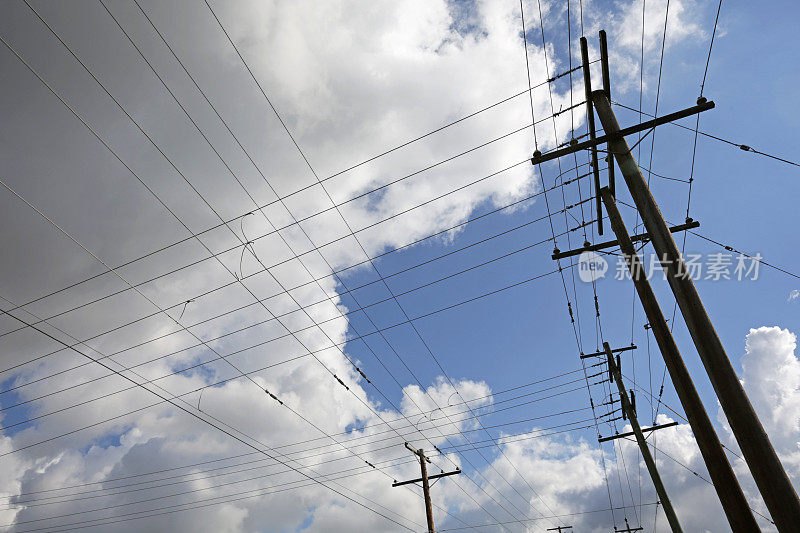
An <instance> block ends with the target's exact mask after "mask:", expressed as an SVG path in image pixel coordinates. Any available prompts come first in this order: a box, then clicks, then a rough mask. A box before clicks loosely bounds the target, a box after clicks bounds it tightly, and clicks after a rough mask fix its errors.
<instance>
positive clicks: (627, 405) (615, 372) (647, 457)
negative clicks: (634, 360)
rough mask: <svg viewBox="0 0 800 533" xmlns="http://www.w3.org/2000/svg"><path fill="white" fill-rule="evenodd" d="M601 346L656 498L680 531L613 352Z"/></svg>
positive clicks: (672, 525) (673, 525) (605, 345)
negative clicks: (653, 486)
mask: <svg viewBox="0 0 800 533" xmlns="http://www.w3.org/2000/svg"><path fill="white" fill-rule="evenodd" d="M603 348H605V350H606V357H607V358H608V368H610V369H611V375H612V376H614V381H616V382H617V388H618V389H619V399H620V403H622V410H623V412H625V413H627V415H628V421H629V422H630V424H631V428H633V434H634V435H635V436H636V443H637V444H638V445H639V450H641V452H642V459H643V460H644V464H645V465H646V466H647V471H648V472H650V478H652V480H653V485H655V487H656V493H657V494H658V499H659V500H661V505H663V506H664V514H666V515H667V521H668V522H669V526H670V527H671V528H672V531H673V533H682V531H683V530H682V529H681V525H680V523H679V522H678V515H676V514H675V509H673V508H672V502H671V501H670V500H669V496H668V495H667V489H666V488H664V483H663V482H662V481H661V476H660V475H659V473H658V469H657V468H656V462H655V460H653V456H652V454H651V453H650V448H648V447H647V441H646V440H645V439H644V434H643V433H642V428H641V427H640V426H639V421H638V419H637V418H636V412H634V410H633V407H632V406H631V402H630V400H629V399H628V392H627V391H626V390H625V384H624V383H623V382H622V372H620V369H619V367H618V366H617V362H616V361H615V360H614V354H612V353H611V346H609V344H608V343H607V342H604V343H603Z"/></svg>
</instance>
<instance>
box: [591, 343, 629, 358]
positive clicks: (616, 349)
mask: <svg viewBox="0 0 800 533" xmlns="http://www.w3.org/2000/svg"><path fill="white" fill-rule="evenodd" d="M636 348H637V346H636V345H635V344H631V345H630V346H625V347H623V348H614V349H613V350H611V353H619V352H627V351H628V350H635V349H636ZM605 356H606V351H605V350H603V351H601V352H593V353H587V354H582V355H581V359H588V358H590V357H605Z"/></svg>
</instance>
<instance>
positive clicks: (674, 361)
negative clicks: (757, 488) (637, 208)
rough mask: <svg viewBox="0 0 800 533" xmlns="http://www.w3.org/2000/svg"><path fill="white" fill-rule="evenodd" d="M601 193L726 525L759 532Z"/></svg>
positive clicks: (610, 200)
mask: <svg viewBox="0 0 800 533" xmlns="http://www.w3.org/2000/svg"><path fill="white" fill-rule="evenodd" d="M600 193H601V195H602V197H603V203H604V204H605V207H606V213H608V219H609V221H610V222H611V229H612V231H613V232H614V234H615V235H616V236H617V240H618V241H619V247H620V250H621V251H622V255H623V257H625V260H626V262H627V263H628V269H629V270H630V272H631V277H632V278H633V284H634V286H635V287H636V292H637V293H638V294H639V300H640V301H641V302H642V307H643V308H644V313H645V315H646V316H647V321H648V322H649V323H650V328H651V329H652V331H653V336H654V337H655V339H656V343H658V349H659V350H660V351H661V355H662V356H663V357H664V364H665V365H666V367H667V370H668V371H669V375H670V378H672V383H673V385H674V386H675V392H676V393H677V394H678V399H679V400H680V402H681V405H682V406H683V409H684V411H685V412H686V418H687V419H688V420H689V425H690V426H691V427H692V432H693V433H694V436H695V439H696V440H697V446H698V447H699V448H700V453H701V454H702V455H703V460H704V461H705V463H706V467H708V473H709V475H710V476H711V481H712V483H713V484H714V489H715V490H716V491H717V496H718V497H719V500H720V502H721V503H722V508H723V509H724V511H725V515H726V516H727V517H728V523H730V526H731V529H732V530H733V531H736V532H739V531H758V530H759V528H758V524H757V523H756V519H755V517H754V516H753V512H752V511H751V510H750V506H749V505H748V503H747V499H745V497H744V493H743V492H742V488H741V487H740V486H739V482H738V480H737V479H736V475H735V474H734V473H733V468H731V465H730V463H729V462H728V458H727V457H726V455H725V451H724V450H723V448H722V443H720V441H719V438H718V437H717V433H716V432H715V431H714V426H713V425H712V424H711V420H710V419H709V418H708V413H706V410H705V407H703V402H702V401H701V400H700V395H699V394H697V389H695V387H694V383H693V382H692V378H691V376H690V375H689V371H688V370H687V369H686V365H685V364H684V362H683V358H682V357H681V353H680V351H679V350H678V345H677V344H675V339H674V338H673V336H672V332H671V331H670V330H669V327H668V326H667V321H666V319H665V318H664V313H663V312H662V311H661V307H659V305H658V301H657V300H656V297H655V294H654V293H653V288H652V287H651V286H650V282H649V281H648V280H647V274H646V272H645V269H644V265H642V262H641V260H640V259H639V255H638V254H637V253H636V249H635V248H634V246H633V242H632V241H631V238H630V236H629V235H628V230H627V229H626V228H625V223H624V222H623V220H622V216H620V213H619V210H618V209H617V203H616V201H615V200H614V197H613V196H612V193H611V190H610V189H609V188H608V187H603V188H602V189H600Z"/></svg>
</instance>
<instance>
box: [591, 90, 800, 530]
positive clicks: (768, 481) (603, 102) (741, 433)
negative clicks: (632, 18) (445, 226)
mask: <svg viewBox="0 0 800 533" xmlns="http://www.w3.org/2000/svg"><path fill="white" fill-rule="evenodd" d="M592 101H593V103H594V107H595V109H596V110H597V115H598V116H599V118H600V122H601V123H602V125H603V129H604V130H605V132H606V134H609V135H613V134H614V133H616V132H618V131H619V129H620V127H619V123H618V122H617V119H616V117H615V116H614V112H613V110H612V109H611V103H610V101H609V100H608V98H607V97H606V94H605V92H604V91H593V92H592ZM610 147H611V152H612V153H613V154H614V157H615V158H616V160H617V164H618V165H619V168H620V171H621V172H622V175H623V177H624V178H625V183H626V184H627V185H628V189H629V190H630V193H631V197H632V198H633V201H634V203H635V204H636V208H637V210H638V211H639V215H640V216H641V217H642V221H643V222H644V225H645V228H647V232H648V233H649V234H650V238H651V240H652V243H653V247H654V248H655V251H656V253H657V254H658V257H659V259H661V260H662V261H663V262H664V263H665V265H664V267H665V272H666V274H667V280H668V282H669V285H670V288H671V289H672V292H673V294H674V295H675V299H676V301H677V302H678V306H679V307H680V310H681V314H682V315H683V318H684V320H685V322H686V326H687V327H688V329H689V333H690V334H691V336H692V340H693V341H694V345H695V347H696V348H697V352H698V354H699V355H700V359H701V360H702V361H703V365H704V366H705V368H706V372H707V373H708V376H709V378H710V379H711V384H712V385H713V386H714V391H715V392H716V393H717V398H718V399H719V403H720V405H721V406H722V410H723V411H724V412H725V415H726V417H727V419H728V423H729V424H730V427H731V430H732V431H733V434H734V436H735V437H736V441H737V442H738V443H739V447H740V448H741V450H742V454H743V455H744V459H745V461H747V465H748V466H749V467H750V472H751V473H752V474H753V478H754V479H755V482H756V485H758V489H759V491H761V496H762V497H763V498H764V503H765V504H766V506H767V509H769V512H770V515H772V519H773V520H774V521H775V524H776V525H777V527H778V530H779V531H800V501H799V500H798V498H797V493H796V492H795V490H794V487H793V486H792V483H791V481H789V477H788V476H787V475H786V471H785V470H784V469H783V465H781V462H780V460H779V459H778V455H777V454H776V453H775V450H774V449H773V448H772V444H771V443H770V441H769V437H768V436H767V433H766V431H764V427H763V426H762V425H761V421H760V420H759V419H758V416H757V415H756V413H755V410H754V409H753V406H752V405H751V404H750V400H748V398H747V395H746V394H745V392H744V388H743V387H742V384H741V382H740V381H739V378H738V377H737V375H736V372H735V371H734V369H733V366H732V365H731V362H730V360H729V359H728V355H727V354H726V353H725V348H724V347H723V346H722V342H721V341H720V339H719V336H718V335H717V332H716V330H715V329H714V326H713V324H712V323H711V319H710V318H709V316H708V313H707V312H706V310H705V307H704V306H703V302H702V301H701V300H700V296H699V294H698V293H697V289H696V288H695V286H694V282H693V281H692V279H691V277H690V276H688V275H686V272H687V269H686V265H685V263H684V262H683V259H682V257H681V255H680V252H679V251H678V246H677V245H676V244H675V240H674V239H673V238H672V234H671V233H670V232H669V228H668V227H667V224H666V222H665V221H664V217H663V216H662V215H661V211H660V210H659V209H658V205H657V204H656V201H655V199H654V198H653V195H652V193H651V192H650V189H649V188H648V187H647V183H646V182H645V180H644V177H643V176H642V173H641V171H640V170H639V167H638V165H637V164H636V160H635V159H634V158H633V155H632V154H631V152H630V148H629V147H628V143H627V142H626V141H625V139H624V138H623V137H617V138H616V139H614V140H613V141H612V142H611V143H610Z"/></svg>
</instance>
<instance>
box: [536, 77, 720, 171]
mask: <svg viewBox="0 0 800 533" xmlns="http://www.w3.org/2000/svg"><path fill="white" fill-rule="evenodd" d="M594 93H600V94H602V95H603V96H605V92H603V91H594ZM715 105H716V104H714V102H711V101H709V102H704V103H702V104H698V105H695V106H692V107H687V108H686V109H681V110H680V111H675V112H674V113H670V114H668V115H663V116H660V117H656V118H653V119H650V120H645V121H644V122H641V123H639V124H636V125H634V126H628V127H627V128H620V129H619V130H617V131H616V132H614V133H613V134H611V133H608V132H606V133H605V134H604V135H601V136H599V137H596V138H595V139H589V140H588V141H582V142H579V143H577V144H572V145H570V146H567V147H565V148H559V149H558V150H553V151H552V152H545V153H543V154H540V155H537V156H535V157H533V158H532V159H531V163H532V164H534V165H538V164H539V163H545V162H547V161H551V160H553V159H557V158H559V157H561V156H565V155H569V154H571V153H573V152H578V151H580V150H586V149H587V148H593V147H597V145H599V144H602V143H604V142H608V141H613V140H616V139H619V138H622V137H625V136H627V135H631V134H632V133H639V132H640V131H644V130H649V129H651V128H655V127H656V126H661V125H662V124H666V123H668V122H674V121H676V120H678V119H681V118H686V117H690V116H692V115H696V114H697V113H702V112H703V111H708V110H709V109H714V107H715ZM610 151H611V152H612V155H615V154H614V153H613V150H610Z"/></svg>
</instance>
